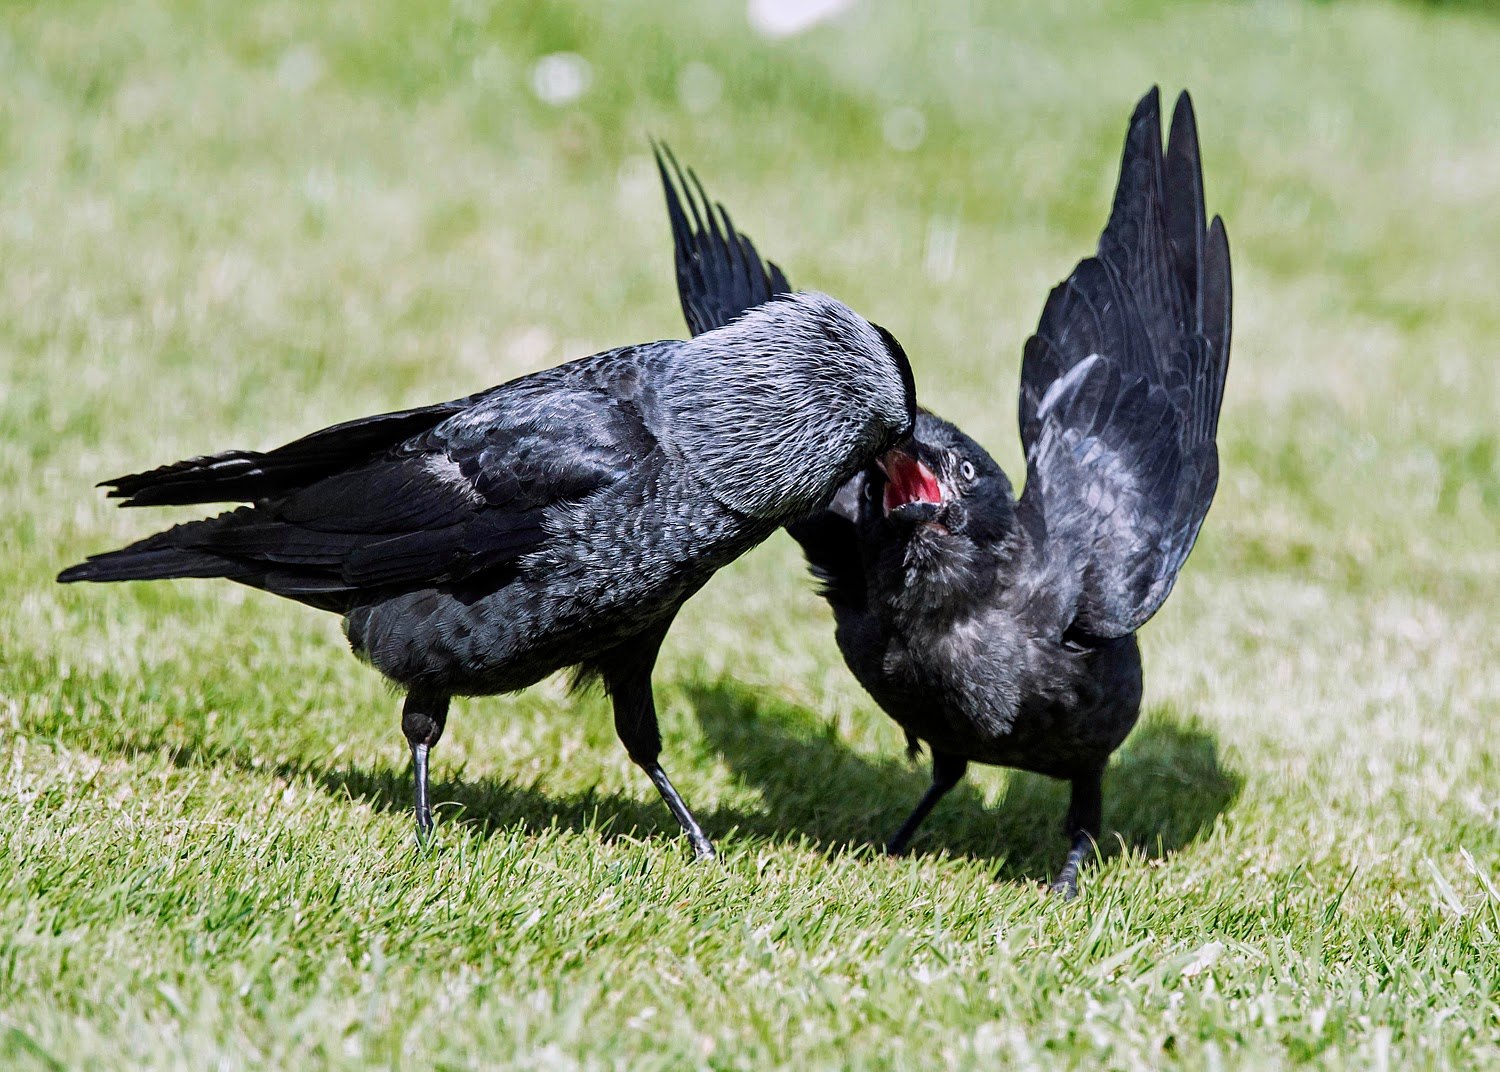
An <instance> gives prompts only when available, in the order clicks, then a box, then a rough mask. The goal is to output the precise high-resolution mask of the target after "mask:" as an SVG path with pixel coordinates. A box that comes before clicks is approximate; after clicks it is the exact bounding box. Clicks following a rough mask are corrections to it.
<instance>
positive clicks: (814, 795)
mask: <svg viewBox="0 0 1500 1072" xmlns="http://www.w3.org/2000/svg"><path fill="white" fill-rule="evenodd" d="M687 691H688V694H689V695H690V696H691V698H692V700H693V704H694V707H695V708H696V710H697V712H698V719H699V722H700V723H701V724H702V726H703V731H704V735H705V737H706V738H707V739H708V741H709V742H710V744H712V746H713V747H714V749H715V750H716V751H718V753H719V754H720V755H721V756H722V757H723V759H724V761H725V762H726V763H727V764H728V765H729V767H730V768H731V769H732V770H733V771H734V772H735V774H736V775H737V776H739V777H740V778H741V779H743V780H744V781H745V782H747V783H748V784H751V785H754V786H755V787H756V788H758V789H759V790H760V792H761V794H762V796H763V798H764V800H765V804H766V806H765V810H764V811H763V812H759V813H757V814H756V815H755V816H754V817H753V818H752V819H751V821H749V822H746V823H743V824H741V829H742V830H743V831H745V832H747V833H751V834H754V835H757V836H766V837H769V838H772V839H773V840H774V839H777V838H785V837H787V836H789V835H791V836H796V835H806V836H807V837H808V838H809V839H811V840H812V841H813V842H815V843H816V844H818V845H820V846H822V847H825V848H826V849H829V850H842V849H846V848H852V847H855V846H859V845H868V844H872V843H873V844H878V843H880V842H882V841H883V840H884V839H885V837H887V836H888V835H890V834H891V833H893V832H894V831H895V829H896V828H897V827H898V826H899V825H900V824H901V822H902V820H903V819H905V818H906V816H907V814H908V813H909V812H910V810H911V808H912V807H913V806H914V805H915V804H916V802H917V800H918V799H919V798H920V797H921V795H922V793H923V792H924V791H926V789H927V786H928V782H929V773H930V768H929V766H928V762H927V760H926V758H925V757H924V758H923V759H922V760H921V761H918V762H913V761H911V760H909V759H907V758H906V756H905V754H904V750H900V751H898V750H897V747H896V741H897V740H898V739H899V738H900V733H899V731H898V730H897V729H896V727H895V724H894V723H892V724H891V741H892V745H893V748H892V752H893V755H892V757H891V758H890V759H882V760H871V759H869V758H867V757H865V756H861V755H859V754H857V753H855V752H852V751H850V749H849V748H848V747H847V745H845V744H843V743H842V742H841V741H839V740H838V739H837V737H836V736H835V735H834V732H833V728H832V727H831V726H829V725H827V724H825V723H821V722H820V721H818V720H817V719H816V717H815V716H813V715H812V714H811V713H809V712H806V711H803V710H801V709H799V708H796V707H793V706H791V705H788V704H785V703H782V702H781V701H778V700H776V699H775V698H772V697H767V696H764V695H761V694H759V693H756V692H754V691H752V690H750V689H748V688H746V687H744V686H741V685H738V684H736V683H734V682H733V681H720V682H715V683H712V684H696V685H692V686H689V687H688V690H687ZM879 717H884V716H879ZM978 769H982V768H978V767H971V768H970V770H971V771H974V770H978ZM1242 784H1243V779H1242V778H1241V777H1240V776H1239V774H1237V773H1236V772H1234V771H1231V770H1229V769H1227V768H1225V767H1224V766H1223V765H1222V764H1221V763H1220V762H1219V750H1218V744H1217V742H1216V741H1215V740H1214V738H1213V737H1212V736H1211V735H1210V734H1209V733H1207V732H1206V731H1205V730H1204V729H1203V728H1202V727H1200V726H1199V725H1197V724H1196V723H1195V721H1194V720H1192V719H1184V718H1181V717H1179V716H1177V715H1175V714H1174V713H1173V712H1172V711H1171V710H1170V709H1166V708H1158V709H1156V710H1153V711H1150V712H1147V713H1146V715H1145V716H1144V717H1143V718H1142V721H1141V724H1140V725H1138V726H1137V727H1136V729H1135V731H1134V732H1133V733H1132V734H1131V735H1130V737H1129V738H1128V739H1127V740H1126V742H1125V744H1124V745H1123V746H1122V747H1121V749H1120V751H1119V752H1117V753H1116V755H1115V757H1114V760H1113V762H1112V763H1111V764H1110V767H1109V770H1108V772H1107V773H1106V775H1105V779H1104V825H1105V837H1104V842H1103V844H1101V846H1100V849H1101V851H1102V852H1103V853H1104V854H1105V855H1106V856H1108V855H1112V854H1114V853H1115V852H1117V851H1118V848H1119V846H1118V842H1117V841H1116V838H1115V834H1116V833H1118V835H1119V837H1120V838H1121V839H1123V840H1124V842H1125V844H1126V845H1128V846H1130V847H1132V848H1135V849H1139V850H1140V851H1142V852H1143V853H1144V854H1145V855H1147V856H1148V857H1160V856H1164V855H1166V854H1168V853H1171V852H1174V851H1176V850H1177V849H1179V848H1182V847H1183V846H1185V845H1188V844H1191V843H1192V842H1193V841H1195V840H1197V839H1198V838H1199V837H1200V836H1202V835H1203V834H1205V833H1206V832H1207V831H1208V830H1210V829H1211V828H1212V826H1213V822H1214V819H1215V818H1216V817H1217V816H1218V815H1219V814H1220V813H1221V812H1223V811H1224V810H1225V809H1226V808H1227V807H1228V806H1229V805H1230V804H1231V803H1232V802H1233V801H1234V799H1235V798H1236V797H1237V796H1238V795H1239V791H1240V787H1241V785H1242ZM1067 806H1068V787H1067V784H1066V783H1064V782H1059V781H1055V780H1053V779H1050V778H1045V777H1042V776H1040V775H1034V774H1025V773H1022V772H1019V771H1012V772H1010V774H1009V780H1008V782H1007V784H1006V787H1005V790H1004V793H1003V795H1002V797H1001V799H1000V801H999V802H998V803H997V804H996V805H995V806H994V807H992V808H987V807H986V806H985V805H984V802H983V800H982V798H981V796H980V793H979V791H978V790H977V789H976V788H975V787H974V785H973V782H972V778H971V779H966V780H965V781H964V782H960V783H959V785H958V786H957V787H956V788H955V789H953V790H952V791H951V792H950V793H949V794H948V795H947V796H946V797H945V798H944V799H943V801H942V803H941V804H939V805H938V807H937V809H936V810H935V811H934V812H933V814H932V815H931V816H929V817H928V819H927V822H926V823H924V824H923V826H922V829H921V832H920V833H919V834H918V835H917V836H916V838H915V839H914V840H913V848H912V850H911V851H914V852H923V851H940V852H943V853H947V854H951V855H954V856H968V857H972V858H975V859H982V860H992V861H996V862H998V865H999V876H998V877H1000V878H1001V879H1003V880H1006V881H1014V880H1018V879H1023V878H1027V879H1036V880H1043V879H1046V878H1047V877H1049V876H1050V875H1051V873H1052V872H1053V871H1054V870H1056V869H1057V868H1058V867H1059V866H1060V865H1061V863H1062V858H1063V855H1064V853H1065V852H1066V851H1067V842H1066V840H1065V839H1064V838H1063V835H1062V821H1063V814H1064V812H1066V810H1067Z"/></svg>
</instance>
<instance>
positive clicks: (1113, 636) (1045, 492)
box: [657, 89, 1231, 896]
mask: <svg viewBox="0 0 1500 1072" xmlns="http://www.w3.org/2000/svg"><path fill="white" fill-rule="evenodd" d="M668 161H670V162H671V165H672V171H673V172H675V177H676V182H675V184H674V181H673V176H672V175H671V174H669V172H668V167H667V163H668ZM657 162H658V165H659V167H660V170H661V177H662V182H663V184H664V185H665V187H666V194H667V209H668V214H669V216H670V219H671V223H672V231H673V235H674V238H675V241H676V259H677V282H678V288H679V293H680V294H681V297H682V306H683V312H684V314H685V315H686V317H687V320H688V324H689V326H690V327H691V328H692V330H694V331H708V330H711V329H713V328H715V327H716V326H717V325H719V324H723V323H726V322H732V320H733V317H735V316H736V315H738V314H739V313H741V312H742V311H743V310H745V309H747V308H750V307H752V306H756V305H758V304H759V303H761V302H764V301H766V300H767V299H769V298H772V297H773V296H775V295H777V294H780V293H784V292H785V291H787V290H789V289H790V288H789V286H788V284H787V281H786V277H785V276H784V275H783V274H782V272H781V270H780V269H779V268H778V267H776V265H774V264H770V263H763V262H762V261H761V259H760V256H759V254H757V252H756V250H755V246H754V245H753V243H751V242H750V240H749V239H748V238H746V237H744V236H743V235H741V234H739V233H738V232H736V231H735V229H734V227H733V226H732V224H731V223H730V220H729V217H728V214H727V213H726V212H725V211H724V210H723V208H722V207H721V206H715V205H714V204H712V203H711V202H710V201H709V199H708V197H707V195H706V194H705V193H704V191H703V187H702V185H701V184H700V183H699V182H698V181H697V177H696V176H694V175H692V173H691V172H688V173H687V174H686V175H684V173H683V172H682V171H681V169H679V168H677V165H676V161H675V160H671V158H670V156H668V157H667V159H665V160H664V159H663V158H662V155H661V154H660V153H658V157H657ZM679 186H680V187H681V191H682V192H681V194H679V192H678V187H679ZM1230 305H1231V301H1230V268H1229V245H1228V241H1227V239H1226V238H1225V234H1224V227H1223V224H1222V223H1221V222H1220V221H1219V220H1218V219H1217V218H1215V219H1214V220H1213V222H1212V223H1207V222H1206V221H1205V218H1204V207H1203V179H1202V173H1201V167H1200V164H1199V159H1198V134H1197V128H1196V124H1195V122H1194V118H1193V108H1192V103H1191V101H1190V100H1189V98H1188V96H1187V94H1186V93H1184V94H1183V95H1182V96H1181V97H1180V98H1179V99H1178V102H1177V107H1176V110H1175V111H1174V113H1173V116H1172V127H1171V133H1170V136H1169V138H1168V141H1167V147H1166V151H1165V153H1163V151H1162V142H1161V119H1160V117H1159V98H1158V95H1157V91H1156V90H1155V89H1153V90H1152V91H1151V92H1150V93H1148V94H1147V95H1146V96H1145V97H1144V98H1143V99H1142V100H1141V102H1140V103H1139V105H1138V106H1137V107H1136V110H1135V115H1134V117H1133V118H1132V119H1131V122H1130V129H1129V132H1128V134H1127V135H1126V138H1125V152H1124V159H1123V161H1122V164H1121V168H1120V182H1119V188H1118V191H1117V193H1116V195H1115V203H1114V209H1113V211H1112V212H1111V214H1110V218H1109V222H1108V224H1107V226H1106V227H1105V229H1104V233H1103V235H1102V236H1101V237H1100V239H1099V251H1098V254H1097V255H1096V256H1094V257H1090V258H1088V259H1087V260H1084V261H1083V262H1081V263H1080V264H1079V265H1078V267H1077V268H1076V269H1074V271H1073V274H1072V276H1070V277H1069V278H1068V280H1067V281H1066V282H1064V283H1063V284H1062V285H1061V286H1059V287H1057V288H1056V289H1055V290H1054V291H1053V292H1052V294H1051V296H1050V297H1049V298H1048V300H1047V304H1046V307H1045V309H1044V310H1043V312H1042V320H1041V325H1040V327H1039V328H1038V329H1037V333H1036V335H1034V336H1033V337H1032V338H1031V339H1030V341H1028V342H1027V344H1026V350H1025V356H1024V358H1023V360H1022V364H1021V399H1020V424H1021V441H1022V443H1023V445H1024V446H1025V448H1026V486H1025V490H1024V491H1023V492H1022V493H1021V496H1020V498H1019V499H1017V498H1016V496H1015V495H1014V494H1013V492H1012V489H1011V485H1010V481H1009V480H1008V479H1007V478H1006V475H1005V474H1004V473H1003V472H1002V471H1001V470H1000V467H999V466H998V465H996V464H995V462H994V459H992V458H991V457H990V456H989V454H988V453H986V452H985V450H984V448H982V447H981V446H979V444H978V443H975V442H974V441H973V440H972V439H970V438H969V437H968V436H966V435H964V434H963V433H962V432H961V431H959V430H958V429H957V428H955V427H954V426H953V425H951V424H949V423H948V422H946V421H943V420H940V419H939V418H937V417H935V416H933V415H931V414H929V413H925V412H924V413H921V414H919V415H918V417H917V423H916V430H915V433H914V435H913V439H912V442H911V444H910V445H909V446H907V447H905V449H901V450H896V451H892V452H890V453H888V454H886V455H884V456H882V457H881V458H880V459H878V460H877V461H876V462H875V463H874V464H872V465H870V466H867V467H865V469H863V470H862V471H861V472H859V473H858V474H856V475H855V476H854V477H853V478H852V479H851V480H850V481H849V482H848V483H847V484H845V485H844V487H843V488H842V489H841V490H840V491H839V493H838V495H837V497H836V498H835V499H834V501H833V503H832V504H831V505H830V507H829V508H828V509H827V510H824V511H821V512H819V513H817V514H814V515H813V516H812V517H810V518H807V519H802V520H799V521H797V522H795V523H793V524H792V525H791V526H789V529H788V531H789V532H790V533H791V534H792V536H793V537H795V538H796V539H797V540H798V542H799V543H801V545H802V548H803V550H804V552H805V553H806V555H807V559H808V562H809V564H810V566H811V567H812V570H813V573H814V574H816V575H817V577H818V578H819V579H820V581H821V582H822V585H823V593H824V595H825V596H826V597H827V600H828V602H829V604H830V605H831V606H832V608H833V613H834V618H835V621H836V622H837V635H838V643H839V648H840V650H841V651H842V652H843V655H844V659H845V661H846V662H847V663H848V664H849V668H850V669H851V670H853V672H854V674H855V676H856V677H857V678H858V679H859V680H860V682H861V684H863V685H864V686H865V688H866V689H868V690H869V692H870V695H871V696H873V697H874V698H875V700H876V702H877V703H879V704H880V706H881V707H882V708H884V709H885V711H886V712H887V713H888V714H890V715H891V717H892V718H894V719H895V720H896V721H897V722H898V723H900V724H901V726H902V728H903V729H904V730H905V731H906V734H907V738H908V741H909V742H910V744H911V745H912V747H913V748H914V749H915V748H916V747H917V746H918V744H919V743H925V744H926V745H927V746H928V747H929V748H930V749H931V752H932V772H933V774H932V779H933V780H932V788H931V789H930V790H929V791H928V792H927V794H926V795H925V796H924V797H923V799H922V801H921V802H920V803H919V804H918V805H917V807H916V810H915V811H914V812H912V814H911V817H910V818H909V819H908V820H907V821H906V823H905V824H904V825H903V826H902V827H901V829H900V830H899V831H897V833H896V834H895V836H893V837H892V838H891V839H890V841H889V843H888V847H889V850H890V851H892V852H900V851H902V849H904V847H905V846H906V844H907V842H908V841H909V840H910V838H911V836H912V834H913V833H914V832H915V831H916V829H917V827H918V826H919V824H920V823H921V822H922V821H923V819H925V818H926V816H927V814H928V813H929V812H930V811H931V810H932V808H933V806H934V805H935V804H936V803H937V802H938V800H939V799H940V798H941V797H942V796H943V795H944V794H945V793H946V792H947V791H948V790H949V789H951V788H952V787H953V786H954V785H955V784H956V783H957V782H958V781H959V779H960V778H962V777H963V774H964V771H965V769H966V767H967V765H968V764H969V762H970V761H978V762H981V763H995V764H1001V765H1004V766H1008V767H1018V768H1021V769H1023V770H1030V771H1037V772H1040V773H1042V774H1047V775H1051V776H1053V777H1055V778H1063V779H1067V780H1068V781H1070V782H1071V783H1072V803H1071V806H1070V807H1069V809H1068V814H1067V819H1066V824H1065V832H1066V834H1067V836H1068V837H1069V839H1070V841H1071V848H1070V851H1069V852H1068V856H1067V860H1066V862H1065V864H1064V866H1063V868H1062V871H1061V872H1060V873H1059V874H1058V876H1057V878H1056V880H1055V884H1054V886H1055V888H1056V889H1058V890H1059V891H1061V892H1062V893H1064V894H1065V895H1067V896H1072V895H1074V894H1075V893H1076V892H1077V883H1078V870H1079V867H1080V866H1081V864H1082V863H1083V862H1084V860H1085V859H1086V858H1087V857H1088V856H1089V855H1091V854H1092V853H1093V851H1094V845H1095V843H1096V841H1097V839H1098V837H1099V834H1100V827H1101V822H1102V815H1101V804H1102V784H1101V778H1102V775H1103V772H1104V767H1105V764H1106V762H1107V761H1108V759H1109V757H1110V755H1111V754H1112V753H1113V752H1114V750H1115V749H1116V748H1117V747H1118V746H1119V745H1120V743H1121V742H1122V741H1123V740H1124V739H1125V736H1126V734H1128V733H1129V732H1130V730H1131V727H1132V726H1134V725H1135V722H1136V718H1137V716H1138V715H1139V713H1140V700H1141V661H1140V652H1139V649H1138V648H1137V646H1136V639H1135V631H1136V630H1137V629H1139V628H1140V627H1141V625H1143V624H1144V623H1145V622H1146V620H1147V619H1149V618H1150V617H1151V615H1152V614H1154V613H1155V612H1156V610H1157V608H1159V607H1160V606H1161V604H1162V602H1163V601H1164V600H1165V599H1166V598H1167V594H1168V593H1169V592H1170V591H1171V588H1172V584H1173V582H1174V581H1175V580H1176V578H1177V573H1178V571H1179V570H1180V569H1181V568H1182V565H1183V562H1184V561H1185V560H1186V558H1187V556H1188V552H1189V551H1190V550H1191V549H1192V547H1193V542H1194V540H1195V539H1196V538H1197V535H1198V528H1199V526H1200V525H1201V524H1202V523H1203V518H1204V515H1205V514H1206V513H1207V511H1208V507H1209V503H1210V502H1211V501H1212V500H1213V494H1214V489H1215V487H1216V484H1217V480H1218V450H1217V448H1216V446H1215V443H1214V435H1215V431H1216V429H1217V427H1218V420H1219V404H1220V401H1221V399H1222V397H1223V392H1224V378H1225V374H1226V371H1227V369H1228V364H1229V335H1230Z"/></svg>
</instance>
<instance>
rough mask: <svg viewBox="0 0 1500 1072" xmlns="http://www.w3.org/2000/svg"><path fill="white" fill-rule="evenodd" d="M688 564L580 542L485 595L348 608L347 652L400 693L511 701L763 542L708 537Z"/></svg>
mask: <svg viewBox="0 0 1500 1072" xmlns="http://www.w3.org/2000/svg"><path fill="white" fill-rule="evenodd" d="M714 535H718V536H719V537H720V538H719V539H716V540H705V541H704V542H703V543H701V544H699V545H698V546H697V548H696V549H695V550H696V551H697V553H696V554H695V555H693V556H692V557H691V558H689V557H685V556H680V555H673V554H669V553H665V552H664V551H662V550H661V549H659V548H655V547H651V546H644V547H642V546H640V545H636V547H635V548H634V551H635V553H634V554H620V553H619V551H618V546H619V544H618V541H617V542H616V544H615V546H614V547H612V548H611V552H610V554H609V555H607V556H606V555H603V554H596V553H591V551H592V548H591V547H590V546H589V545H588V544H587V543H584V544H582V545H580V546H576V547H572V548H563V549H561V551H559V552H557V553H553V554H550V555H548V556H546V557H538V558H537V559H535V560H533V561H530V562H527V563H526V564H525V565H523V567H522V569H521V570H520V571H519V572H518V573H516V574H514V575H513V576H511V577H510V578H509V579H508V580H507V581H506V583H504V584H503V585H502V586H500V587H498V588H496V589H495V590H493V591H489V592H483V591H481V592H478V593H475V592H472V591H471V592H454V591H449V590H444V589H424V590H421V591H416V592H407V593H403V594H401V595H397V596H394V597H391V598H388V599H385V600H381V601H380V602H377V603H372V604H369V605H366V606H363V607H357V608H355V609H354V610H353V611H351V612H350V614H349V615H348V616H347V618H346V619H345V632H346V633H347V634H348V637H349V642H350V646H351V647H352V648H353V649H354V651H355V653H356V654H357V655H359V656H360V657H361V658H363V659H365V660H367V661H368V662H369V663H370V664H371V665H373V666H374V667H375V668H376V669H377V670H379V671H380V672H381V673H383V674H384V675H385V676H387V677H388V678H390V679H392V680H393V681H395V682H396V683H398V684H400V685H404V686H407V687H411V686H413V685H423V686H426V687H430V688H434V689H438V690H441V691H445V692H448V693H450V694H454V695H488V694H492V693H500V692H513V691H515V690H517V689H522V688H525V687H526V686H528V685H531V684H534V683H535V682H537V681H540V680H541V679H542V678H544V677H546V676H547V675H549V674H551V673H554V672H555V671H557V670H560V669H562V668H564V667H567V666H574V665H577V664H579V663H586V662H588V661H589V660H591V659H593V658H595V657H597V656H599V655H601V654H602V653H604V652H606V651H608V650H609V649H611V648H614V647H616V646H617V645H620V644H622V643H624V642H626V641H628V640H630V639H631V638H632V637H636V636H639V635H641V634H643V633H647V632H650V631H651V630H653V629H656V628H660V627H663V626H664V625H665V624H666V623H669V622H670V621H671V618H672V617H673V616H674V615H675V614H676V613H677V610H678V608H679V607H681V606H682V604H683V602H685V601H686V600H687V599H688V598H689V597H690V596H692V594H693V593H694V592H696V591H697V590H698V589H699V588H701V587H702V586H703V585H704V584H705V583H706V582H707V581H708V579H709V578H710V577H711V576H713V574H714V572H715V571H717V570H718V569H719V568H720V567H721V566H723V565H725V564H726V563H727V562H729V561H731V560H732V559H733V558H735V557H736V556H737V555H738V554H740V553H741V552H743V551H744V550H746V549H748V547H749V546H751V545H753V544H754V543H756V542H758V541H759V538H761V537H762V536H763V535H764V534H763V533H761V532H759V531H745V532H737V531H734V530H729V531H727V532H724V533H716V534H714Z"/></svg>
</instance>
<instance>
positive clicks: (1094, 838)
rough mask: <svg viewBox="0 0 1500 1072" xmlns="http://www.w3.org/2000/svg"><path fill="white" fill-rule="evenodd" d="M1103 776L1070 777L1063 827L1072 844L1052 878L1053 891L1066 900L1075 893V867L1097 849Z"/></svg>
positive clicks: (1100, 822)
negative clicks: (1068, 797)
mask: <svg viewBox="0 0 1500 1072" xmlns="http://www.w3.org/2000/svg"><path fill="white" fill-rule="evenodd" d="M1103 778H1104V772H1103V771H1094V772H1093V773H1092V774H1084V775H1080V776H1079V777H1077V778H1074V779H1073V799H1072V800H1071V801H1070V802H1069V804H1068V817H1067V819H1066V820H1065V821H1064V830H1063V832H1064V833H1066V834H1067V835H1068V837H1069V838H1070V839H1072V846H1071V847H1070V848H1069V849H1068V858H1067V859H1066V860H1064V861H1063V866H1062V870H1061V871H1059V872H1058V873H1057V878H1055V879H1053V880H1052V892H1053V893H1059V894H1062V897H1063V900H1065V901H1071V900H1072V899H1073V898H1075V897H1077V896H1078V869H1079V868H1081V867H1082V866H1083V865H1084V864H1085V863H1087V862H1088V861H1089V860H1090V859H1092V858H1093V857H1094V856H1095V855H1097V853H1098V843H1099V828H1100V826H1101V825H1102V823H1103V821H1104V816H1103V808H1104V790H1103V784H1102V782H1103Z"/></svg>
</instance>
